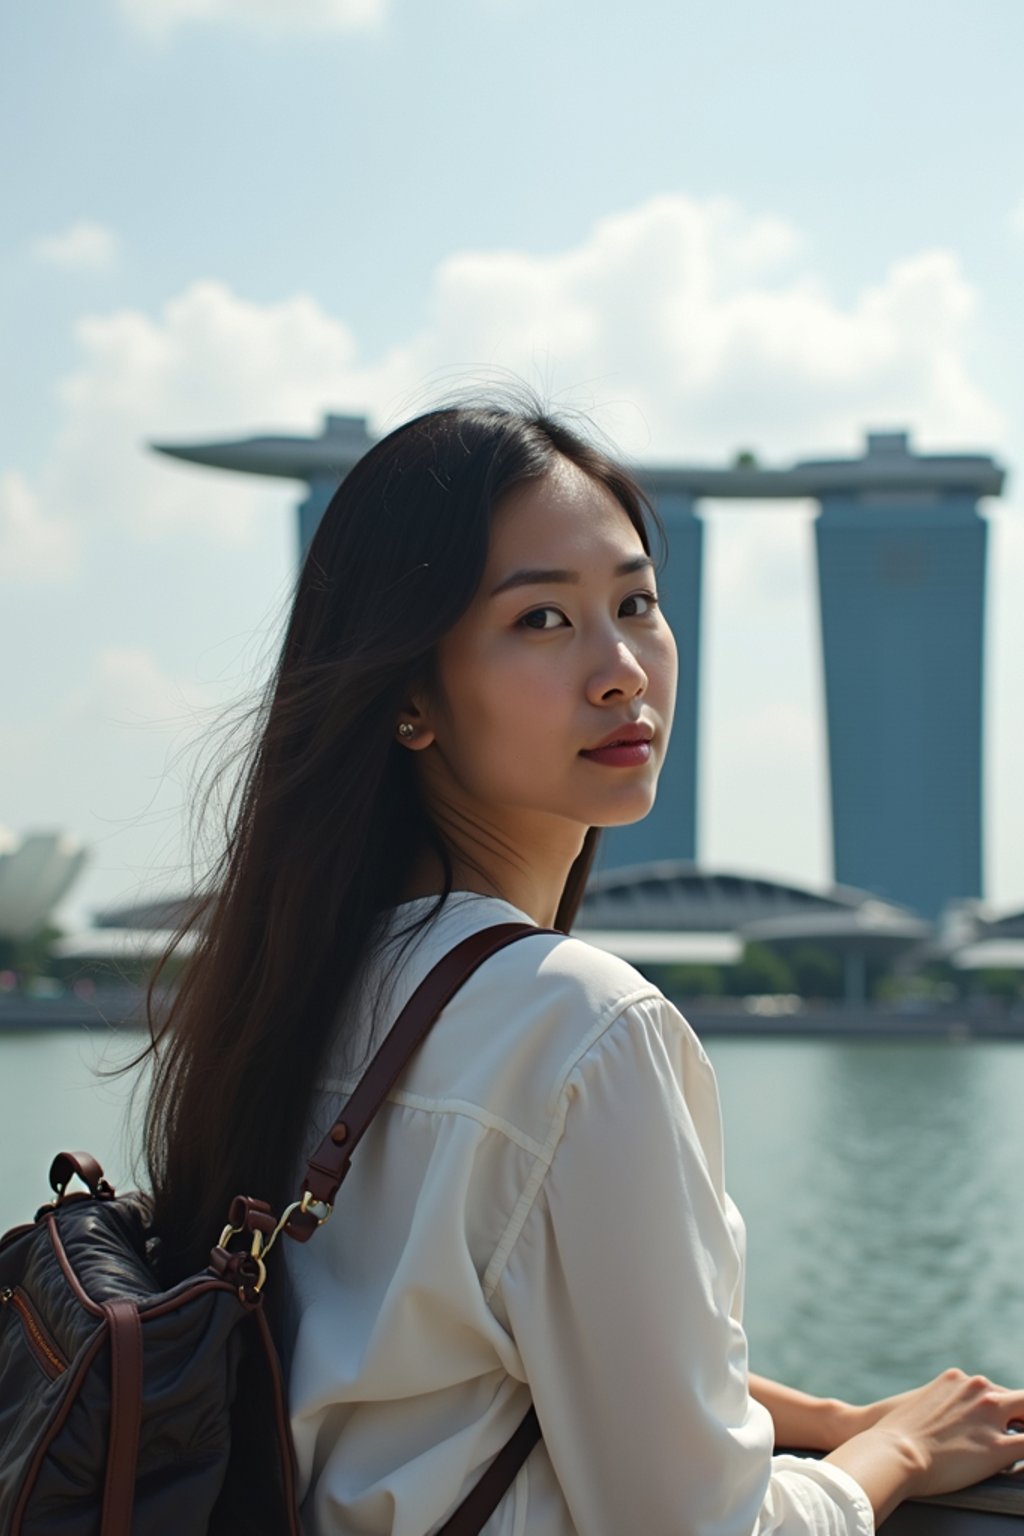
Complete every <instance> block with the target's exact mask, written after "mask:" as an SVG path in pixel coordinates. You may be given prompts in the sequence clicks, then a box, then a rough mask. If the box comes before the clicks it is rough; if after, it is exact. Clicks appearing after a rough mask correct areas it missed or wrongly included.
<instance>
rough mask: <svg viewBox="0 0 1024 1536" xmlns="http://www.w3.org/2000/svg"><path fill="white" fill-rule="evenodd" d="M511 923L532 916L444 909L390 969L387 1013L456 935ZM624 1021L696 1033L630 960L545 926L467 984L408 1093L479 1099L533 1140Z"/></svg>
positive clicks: (483, 903)
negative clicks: (584, 1064)
mask: <svg viewBox="0 0 1024 1536" xmlns="http://www.w3.org/2000/svg"><path fill="white" fill-rule="evenodd" d="M514 921H522V922H527V921H529V919H527V918H526V917H525V914H523V913H521V912H519V911H517V909H516V908H514V907H510V906H509V905H508V904H507V903H505V902H501V901H497V900H495V899H494V898H490V897H480V898H476V899H472V898H470V899H462V900H457V901H455V902H454V903H453V904H452V905H451V907H450V909H447V910H446V909H442V912H441V913H440V914H439V915H438V917H437V918H436V919H435V920H434V922H433V923H432V924H431V925H430V927H429V928H428V929H426V930H425V932H424V934H423V935H422V936H421V937H420V938H418V939H417V941H416V942H415V943H414V944H412V945H410V946H409V947H408V949H407V952H406V954H405V957H404V959H403V961H402V963H401V964H400V965H399V967H398V968H397V969H396V970H395V971H394V972H393V973H392V977H391V981H392V985H393V988H394V994H395V995H394V996H393V1000H392V1004H391V1006H390V1007H389V1009H388V1010H387V1011H388V1013H389V1014H390V1015H391V1016H393V1015H394V1011H395V1007H396V1006H400V1005H401V1001H402V999H403V998H404V997H406V996H408V995H409V994H410V992H411V990H412V988H413V987H414V986H415V985H416V984H417V981H418V980H419V979H421V978H422V976H423V975H425V974H426V973H427V971H428V970H429V969H430V967H431V966H432V965H433V964H434V963H436V961H437V960H438V959H440V957H441V956H442V955H443V954H445V953H446V952H447V951H448V950H449V949H451V948H452V947H454V945H455V944H457V943H458V942H459V941H460V939H462V938H464V937H467V936H468V935H469V934H471V933H474V932H477V931H479V930H480V929H483V928H488V927H492V926H494V925H496V924H498V923H504V922H514ZM620 1021H626V1022H627V1023H628V1024H630V1025H631V1026H632V1027H635V1028H639V1029H641V1030H643V1029H645V1028H653V1029H656V1030H661V1029H665V1028H668V1029H669V1030H672V1031H673V1032H675V1031H676V1030H679V1031H682V1032H684V1033H686V1034H689V1029H688V1026H687V1025H686V1024H685V1022H684V1021H683V1020H682V1018H681V1017H680V1015H679V1014H678V1013H677V1012H676V1010H675V1009H674V1008H673V1007H672V1005H671V1004H670V1003H668V1002H667V1001H666V999H665V998H664V997H663V996H662V994H661V992H660V990H659V989H658V987H656V986H655V985H654V984H653V983H652V982H650V981H648V980H647V979H646V978H645V977H644V976H642V975H641V974H640V973H639V972H638V971H637V970H635V969H634V968H633V966H631V965H629V964H628V963H627V962H626V961H624V960H622V959H620V958H619V957H618V956H616V955H613V954H610V953H609V952H608V951H606V950H603V949H599V948H597V947H596V946H595V945H593V944H589V943H587V942H586V940H585V939H583V938H580V937H576V936H569V935H565V934H561V933H552V932H549V931H546V930H543V929H538V931H537V932H536V933H535V934H529V935H527V936H526V937H525V938H523V939H521V940H518V941H517V942H515V943H513V944H510V945H508V946H507V947H506V948H505V949H502V950H500V951H499V952H498V953H497V954H494V955H492V956H491V957H490V958H489V959H488V960H487V961H486V962H485V963H484V964H483V965H481V966H480V968H479V969H478V970H477V971H475V972H474V973H473V975H472V976H470V978H469V979H468V980H467V981H466V982H465V984H464V985H463V986H462V987H461V988H460V989H459V991H458V992H457V993H456V994H455V996H454V997H453V998H452V1000H451V1001H450V1002H449V1004H448V1005H447V1007H446V1008H445V1009H444V1012H443V1013H442V1015H441V1017H440V1018H439V1020H438V1021H437V1023H436V1024H435V1026H434V1028H433V1029H432V1031H431V1033H430V1035H429V1036H428V1037H427V1040H426V1042H425V1044H424V1046H423V1047H422V1048H421V1050H420V1051H419V1052H418V1054H417V1057H416V1059H415V1060H414V1062H413V1063H412V1066H411V1068H410V1071H409V1073H408V1076H407V1078H406V1080H405V1084H404V1090H405V1092H406V1094H407V1095H409V1096H411V1097H414V1098H416V1099H417V1100H419V1101H421V1102H423V1104H424V1105H426V1104H427V1103H431V1104H433V1103H437V1104H440V1103H442V1102H444V1103H447V1104H449V1105H452V1106H454V1105H456V1104H457V1105H461V1106H463V1107H468V1106H470V1105H476V1106H478V1107H480V1108H482V1109H484V1110H486V1111H487V1112H488V1113H495V1114H498V1115H499V1116H501V1117H502V1118H503V1119H508V1120H510V1121H513V1122H515V1123H516V1124H518V1125H519V1126H520V1127H521V1128H522V1129H523V1130H524V1131H525V1132H528V1133H529V1135H530V1136H531V1137H534V1136H537V1135H540V1134H541V1128H542V1123H543V1122H544V1121H546V1120H547V1118H548V1117H549V1116H550V1115H551V1114H552V1113H553V1112H554V1109H555V1105H556V1103H557V1101H558V1099H559V1097H560V1096H561V1094H562V1093H563V1091H564V1089H565V1086H566V1083H567V1081H568V1079H569V1077H570V1075H571V1074H572V1072H573V1070H574V1069H575V1067H576V1066H577V1064H578V1063H579V1062H580V1061H581V1060H582V1058H583V1057H584V1056H586V1055H587V1054H588V1053H589V1052H592V1051H595V1050H600V1049H601V1042H602V1040H603V1038H604V1037H605V1035H606V1034H607V1033H608V1031H609V1030H611V1029H612V1028H613V1027H614V1026H615V1025H616V1024H617V1023H619V1022H620Z"/></svg>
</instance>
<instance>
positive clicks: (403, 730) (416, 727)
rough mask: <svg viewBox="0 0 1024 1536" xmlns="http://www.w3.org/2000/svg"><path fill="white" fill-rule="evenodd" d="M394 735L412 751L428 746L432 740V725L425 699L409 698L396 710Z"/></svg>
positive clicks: (419, 750)
mask: <svg viewBox="0 0 1024 1536" xmlns="http://www.w3.org/2000/svg"><path fill="white" fill-rule="evenodd" d="M395 735H396V737H397V739H398V741H399V742H400V743H401V745H402V746H403V747H408V748H409V749H410V750H411V751H413V752H421V751H422V750H423V748H424V747H429V746H430V745H431V743H432V742H433V740H434V731H433V727H432V726H431V724H430V711H429V710H428V709H427V707H426V703H425V701H423V700H421V699H410V700H408V702H407V703H406V704H405V706H404V708H402V709H400V710H399V712H398V719H397V720H396V721H395Z"/></svg>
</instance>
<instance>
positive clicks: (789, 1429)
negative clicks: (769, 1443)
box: [750, 1375, 881, 1451]
mask: <svg viewBox="0 0 1024 1536" xmlns="http://www.w3.org/2000/svg"><path fill="white" fill-rule="evenodd" d="M750 1395H751V1397H752V1398H753V1399H754V1401H755V1402H757V1403H760V1404H761V1406H762V1407H763V1408H767V1410H768V1412H769V1413H770V1414H771V1416H772V1422H773V1424H774V1425H775V1443H776V1445H784V1446H786V1447H788V1448H789V1449H790V1450H795V1451H797V1450H799V1451H834V1450H835V1448H836V1446H837V1445H842V1443H843V1441H844V1440H849V1439H850V1438H851V1437H852V1436H853V1435H855V1434H858V1433H859V1432H860V1431H861V1430H864V1429H868V1428H870V1426H871V1425H872V1424H873V1423H875V1422H876V1420H877V1419H878V1418H880V1417H881V1414H880V1413H878V1414H875V1415H874V1416H873V1417H872V1416H871V1410H869V1409H865V1408H855V1407H854V1406H853V1404H852V1403H844V1402H842V1401H841V1400H840V1399H839V1398H836V1397H812V1396H811V1395H810V1393H809V1392H798V1391H797V1389H796V1388H795V1387H785V1386H783V1385H782V1383H781V1382H778V1381H770V1380H769V1379H768V1377H767V1376H754V1375H751V1377H750ZM875 1407H881V1405H880V1404H872V1408H875Z"/></svg>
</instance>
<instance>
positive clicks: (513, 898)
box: [400, 849, 572, 928]
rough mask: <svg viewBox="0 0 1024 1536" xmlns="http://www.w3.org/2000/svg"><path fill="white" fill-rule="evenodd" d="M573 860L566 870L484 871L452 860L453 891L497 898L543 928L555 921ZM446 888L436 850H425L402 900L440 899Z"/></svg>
mask: <svg viewBox="0 0 1024 1536" xmlns="http://www.w3.org/2000/svg"><path fill="white" fill-rule="evenodd" d="M571 862H572V861H571V860H570V861H569V864H567V865H566V867H565V868H564V869H562V868H561V867H560V866H558V867H555V868H550V867H545V868H543V869H538V868H535V867H533V866H526V867H519V866H513V865H511V864H503V865H502V866H501V868H500V869H498V868H492V869H486V870H485V869H483V868H481V867H477V866H476V865H475V864H470V863H469V862H468V861H466V860H463V859H459V858H458V857H457V856H453V858H452V882H451V884H452V890H453V891H472V892H474V893H475V894H476V895H479V896H494V897H497V898H498V900H500V901H507V902H508V903H509V905H510V906H513V907H516V908H517V909H518V910H519V911H520V912H525V913H526V914H527V916H528V917H532V918H533V920H534V922H535V923H539V924H540V926H541V927H542V928H550V927H551V926H552V925H553V924H554V921H555V917H556V914H557V912H558V908H559V904H560V903H561V900H562V892H563V890H564V889H565V882H566V879H567V878H568V874H569V868H570V867H571ZM444 887H445V879H444V869H443V866H442V864H441V860H440V858H439V857H438V855H437V854H436V853H435V852H434V850H433V849H422V850H421V852H420V854H419V856H418V857H417V859H416V860H415V862H414V864H413V867H412V869H411V870H410V872H409V878H408V879H407V880H406V881H405V882H404V884H403V886H402V892H401V897H400V899H401V900H402V901H413V900H415V899H416V898H417V897H425V896H439V895H440V894H441V892H442V891H443V890H444Z"/></svg>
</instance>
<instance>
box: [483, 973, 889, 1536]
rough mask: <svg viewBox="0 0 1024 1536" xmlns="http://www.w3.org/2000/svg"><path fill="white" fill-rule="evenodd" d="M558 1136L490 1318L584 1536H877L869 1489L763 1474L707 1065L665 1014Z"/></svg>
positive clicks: (788, 1467)
mask: <svg viewBox="0 0 1024 1536" xmlns="http://www.w3.org/2000/svg"><path fill="white" fill-rule="evenodd" d="M561 1103H562V1107H563V1109H564V1113H565V1120H564V1126H563V1129H562V1134H561V1137H560V1139H559V1141H558V1143H557V1146H556V1148H555V1151H554V1154H553V1156H552V1159H551V1162H550V1165H549V1166H548V1167H547V1169H546V1172H545V1173H544V1176H543V1178H542V1179H541V1180H540V1182H539V1184H538V1188H537V1191H536V1195H535V1198H534V1199H533V1201H532V1204H531V1205H530V1207H529V1210H528V1212H527V1214H526V1216H525V1219H522V1221H521V1225H520V1226H519V1228H518V1231H516V1232H514V1233H510V1234H509V1235H508V1242H507V1244H506V1251H507V1253H508V1258H507V1260H506V1262H505V1265H504V1268H503V1270H502V1272H501V1274H500V1278H499V1279H498V1281H497V1287H496V1292H495V1298H494V1299H495V1301H496V1302H497V1303H498V1305H499V1306H500V1308H501V1309H502V1310H504V1312H505V1314H506V1317H507V1321H508V1326H509V1327H510V1329H511V1331H512V1334H513V1336H514V1338H515V1340H516V1344H517V1347H518V1350H519V1353H520V1355H521V1358H522V1362H523V1367H524V1370H525V1374H526V1379H527V1381H528V1382H529V1384H530V1388H531V1392H532V1394H533V1399H534V1403H535V1405H536V1408H537V1413H538V1416H539V1418H540V1422H541V1427H542V1430H543V1434H544V1442H545V1446H546V1449H547V1452H548V1455H549V1456H550V1458H551V1462H552V1465H553V1468H554V1471H555V1475H556V1476H557V1479H558V1482H559V1484H560V1486H561V1489H562V1491H563V1494H564V1496H565V1498H566V1501H567V1503H568V1506H569V1511H570V1514H571V1516H572V1519H573V1523H574V1525H575V1527H576V1529H577V1530H578V1531H585V1532H586V1533H587V1536H622V1533H623V1532H624V1531H643V1532H644V1536H768V1533H776V1536H798V1533H799V1536H807V1533H812V1532H813V1533H815V1536H818V1533H821V1536H825V1533H828V1536H870V1533H871V1532H873V1530H874V1519H873V1515H872V1510H871V1506H870V1504H869V1502H868V1500H867V1498H866V1496H865V1495H864V1493H863V1491H862V1489H861V1488H860V1486H859V1485H858V1484H857V1483H856V1482H855V1481H854V1480H853V1479H852V1478H850V1477H849V1476H848V1475H847V1474H845V1473H844V1472H842V1471H841V1470H840V1469H838V1468H835V1467H833V1466H832V1465H831V1464H830V1463H829V1464H822V1463H813V1462H803V1461H801V1460H800V1459H798V1458H795V1457H786V1458H779V1459H778V1460H776V1461H775V1462H773V1461H772V1457H771V1448H772V1424H771V1419H770V1416H769V1415H768V1413H767V1412H766V1411H765V1410H764V1409H763V1408H762V1407H761V1406H760V1405H759V1404H757V1403H755V1402H754V1401H753V1399H752V1398H751V1397H750V1395H749V1392H748V1390H747V1346H746V1338H745V1336H744V1333H743V1328H742V1325H741V1322H740V1317H739V1312H740V1305H741V1302H740V1298H741V1294H742V1282H743V1262H742V1257H741V1254H740V1249H739V1243H738V1241H737V1234H736V1233H735V1232H734V1230H733V1227H732V1226H731V1225H730V1208H729V1204H728V1201H727V1197H726V1195H725V1190H724V1187H723V1186H722V1175H721V1148H720V1145H719V1136H720V1131H719V1116H718V1100H717V1090H716V1087H715V1082H714V1076H713V1073H712V1071H711V1067H710V1064H709V1063H708V1061H707V1058H706V1057H705V1056H704V1054H703V1052H702V1051H701V1049H700V1046H699V1045H698V1043H697V1041H696V1039H695V1037H694V1036H693V1034H692V1032H691V1031H690V1029H689V1026H688V1025H686V1024H685V1022H684V1021H683V1019H682V1018H681V1017H680V1015H679V1014H678V1013H677V1012H676V1011H675V1009H674V1008H672V1007H671V1005H670V1004H669V1003H667V1002H666V1001H665V1000H664V999H661V998H651V999H647V1000H643V1001H640V1002H636V1003H634V1004H632V1005H631V1006H630V1007H628V1008H627V1009H626V1010H625V1012H623V1013H622V1014H621V1015H620V1016H619V1018H618V1019H617V1020H616V1022H615V1023H614V1024H613V1025H612V1026H611V1027H610V1028H609V1029H608V1030H607V1031H605V1032H604V1034H603V1035H602V1037H601V1038H600V1040H599V1041H598V1042H597V1043H596V1044H595V1045H593V1046H591V1048H590V1049H589V1050H588V1051H587V1052H586V1054H585V1055H584V1056H583V1057H582V1058H581V1059H580V1060H579V1061H578V1062H577V1063H576V1064H575V1066H574V1067H573V1068H572V1070H571V1072H570V1073H569V1075H568V1077H567V1079H566V1083H565V1089H564V1092H563V1094H562V1099H561Z"/></svg>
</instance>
